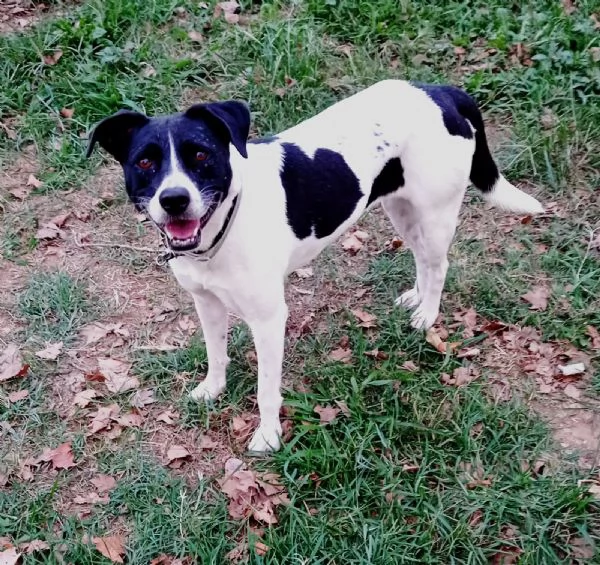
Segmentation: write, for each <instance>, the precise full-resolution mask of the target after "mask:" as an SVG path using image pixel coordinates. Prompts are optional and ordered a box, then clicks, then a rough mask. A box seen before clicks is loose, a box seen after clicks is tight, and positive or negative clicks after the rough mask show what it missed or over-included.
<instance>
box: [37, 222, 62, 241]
mask: <svg viewBox="0 0 600 565" xmlns="http://www.w3.org/2000/svg"><path fill="white" fill-rule="evenodd" d="M59 235H60V229H59V228H58V227H57V226H53V225H52V224H47V225H45V226H44V227H41V228H40V229H39V230H37V231H36V232H35V238H36V239H40V240H41V239H56V238H57V237H58V236H59Z"/></svg>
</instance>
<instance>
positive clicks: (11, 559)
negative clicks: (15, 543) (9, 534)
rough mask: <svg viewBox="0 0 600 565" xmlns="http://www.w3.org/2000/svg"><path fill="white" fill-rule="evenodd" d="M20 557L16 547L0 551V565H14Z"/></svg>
mask: <svg viewBox="0 0 600 565" xmlns="http://www.w3.org/2000/svg"><path fill="white" fill-rule="evenodd" d="M20 557H21V554H20V553H19V552H18V551H17V548H16V547H9V548H8V549H5V550H3V551H0V565H16V563H17V562H18V561H19V559H20Z"/></svg>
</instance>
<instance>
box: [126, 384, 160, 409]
mask: <svg viewBox="0 0 600 565" xmlns="http://www.w3.org/2000/svg"><path fill="white" fill-rule="evenodd" d="M154 402H156V399H155V398H154V391H153V390H152V389H149V388H143V389H141V390H137V391H136V392H135V394H134V395H133V396H132V397H131V399H130V400H129V404H131V406H133V407H135V408H143V407H144V406H148V404H152V403H154Z"/></svg>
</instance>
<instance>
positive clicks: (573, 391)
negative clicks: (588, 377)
mask: <svg viewBox="0 0 600 565" xmlns="http://www.w3.org/2000/svg"><path fill="white" fill-rule="evenodd" d="M563 392H564V393H565V395H566V396H568V397H569V398H573V399H574V400H577V399H579V398H580V397H581V391H580V390H579V389H578V388H577V387H576V386H573V385H572V384H568V385H567V386H566V387H565V388H564V390H563Z"/></svg>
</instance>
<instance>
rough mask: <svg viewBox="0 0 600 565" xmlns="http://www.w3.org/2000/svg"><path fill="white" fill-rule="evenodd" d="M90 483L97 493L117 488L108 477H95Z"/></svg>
mask: <svg viewBox="0 0 600 565" xmlns="http://www.w3.org/2000/svg"><path fill="white" fill-rule="evenodd" d="M90 482H91V483H92V484H93V485H94V486H95V487H96V489H97V490H98V492H99V493H104V492H108V491H111V490H112V489H114V488H115V487H116V486H117V481H116V480H115V479H114V478H113V477H111V476H110V475H96V476H95V477H94V478H93V479H90Z"/></svg>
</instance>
